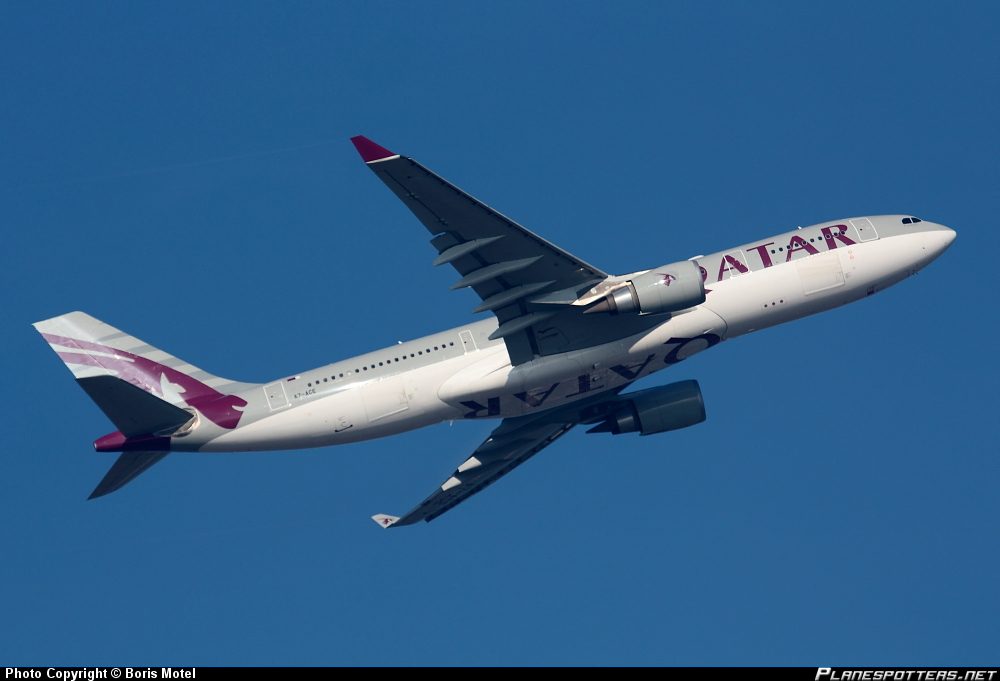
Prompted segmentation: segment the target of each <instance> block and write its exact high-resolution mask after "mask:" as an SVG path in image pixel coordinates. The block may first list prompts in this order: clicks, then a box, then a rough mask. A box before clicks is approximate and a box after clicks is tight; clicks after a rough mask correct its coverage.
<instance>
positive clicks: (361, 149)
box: [351, 135, 399, 163]
mask: <svg viewBox="0 0 1000 681" xmlns="http://www.w3.org/2000/svg"><path fill="white" fill-rule="evenodd" d="M351 142H352V143H353V144H354V148H355V149H357V150H358V153H359V154H361V158H362V160H364V162H365V163H372V162H373V161H381V160H384V159H387V158H392V157H393V156H398V155H399V154H394V153H392V152H391V151H389V150H388V149H386V148H385V147H380V146H379V145H377V144H375V143H374V142H372V141H371V140H370V139H368V138H367V137H363V136H361V135H358V136H357V137H352V138H351Z"/></svg>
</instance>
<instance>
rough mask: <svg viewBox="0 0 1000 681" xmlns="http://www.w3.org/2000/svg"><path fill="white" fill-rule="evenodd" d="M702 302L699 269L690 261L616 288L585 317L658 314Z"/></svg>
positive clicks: (675, 264) (638, 277)
mask: <svg viewBox="0 0 1000 681" xmlns="http://www.w3.org/2000/svg"><path fill="white" fill-rule="evenodd" d="M704 302H705V283H704V281H703V280H702V278H701V268H700V267H698V265H697V264H695V262H694V261H692V260H684V261H682V262H675V263H673V264H670V265H664V266H663V267H655V268H653V269H651V270H649V271H648V272H644V273H643V274H640V275H639V276H637V277H635V278H634V279H631V280H629V281H628V282H627V283H626V284H625V286H622V287H620V288H616V289H615V290H614V291H612V292H611V293H609V294H608V295H606V296H605V297H604V298H603V299H602V300H600V301H598V302H597V303H596V304H595V305H592V306H591V307H589V308H588V309H587V310H586V311H585V314H591V313H594V312H609V313H611V314H613V315H616V314H625V313H634V314H643V315H646V314H662V313H664V312H676V311H677V310H686V309H687V308H689V307H694V306H695V305H701V304H702V303H704Z"/></svg>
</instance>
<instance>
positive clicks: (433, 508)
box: [372, 386, 628, 527]
mask: <svg viewBox="0 0 1000 681" xmlns="http://www.w3.org/2000/svg"><path fill="white" fill-rule="evenodd" d="M626 387H628V386H621V387H620V388H615V389H614V390H609V391H605V392H603V393H600V394H598V395H595V396H593V397H590V398H588V399H585V400H580V401H579V402H574V403H572V404H570V405H566V406H563V407H557V408H556V409H551V410H548V411H543V412H540V413H538V414H531V415H528V416H518V417H515V418H507V419H504V420H503V421H501V422H500V425H499V426H497V427H496V428H495V429H494V430H493V432H492V433H490V436H489V437H488V438H486V440H485V441H484V442H483V443H482V444H481V445H479V447H477V448H476V450H475V451H474V452H473V453H472V456H470V457H469V458H468V459H466V460H465V461H464V462H463V463H462V464H461V465H460V466H459V467H458V468H457V469H455V471H454V472H453V473H452V474H451V476H450V477H449V478H448V479H447V480H445V481H444V483H442V484H441V486H440V487H438V488H437V489H436V490H434V492H433V493H432V494H431V495H430V496H429V497H427V498H426V499H424V500H423V501H422V502H420V503H419V504H417V505H416V506H415V507H414V508H413V509H411V510H410V511H409V512H408V513H406V514H405V515H403V516H401V517H397V516H391V515H385V514H378V515H374V516H372V519H373V520H374V521H375V522H377V523H378V524H379V525H381V526H382V527H394V526H402V525H412V524H413V523H416V522H419V521H421V520H424V521H427V522H430V521H431V520H434V519H435V518H437V517H438V516H439V515H441V514H442V513H444V512H445V511H448V510H451V509H452V508H454V507H455V506H457V505H458V504H460V503H462V502H463V501H465V500H466V499H468V498H469V497H471V496H472V495H473V494H476V493H477V492H480V491H482V490H483V489H485V488H486V487H488V486H490V485H492V484H493V483H494V482H496V481H497V480H499V479H500V478H502V477H503V476H505V475H507V474H508V473H510V472H511V471H512V470H514V469H515V468H517V467H518V466H520V465H521V464H522V463H524V462H525V461H527V460H528V459H530V458H531V457H532V456H534V455H535V454H537V453H538V452H540V451H541V450H543V449H544V448H545V447H548V446H549V445H550V444H552V443H553V442H555V441H556V440H557V439H559V438H560V437H562V436H563V435H565V434H566V433H567V432H569V430H570V429H571V428H573V426H575V425H577V424H581V423H593V422H595V421H599V420H601V419H603V418H604V417H605V416H607V415H608V414H609V413H610V412H612V411H614V410H615V409H616V408H618V407H619V406H620V405H621V403H622V400H621V398H619V397H618V393H619V392H620V391H621V390H623V389H624V388H626Z"/></svg>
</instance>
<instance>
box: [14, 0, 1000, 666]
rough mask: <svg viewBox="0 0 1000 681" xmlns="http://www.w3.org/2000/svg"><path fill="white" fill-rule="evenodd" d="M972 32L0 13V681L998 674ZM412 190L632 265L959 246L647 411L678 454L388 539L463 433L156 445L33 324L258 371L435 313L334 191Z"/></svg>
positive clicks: (461, 296)
mask: <svg viewBox="0 0 1000 681" xmlns="http://www.w3.org/2000/svg"><path fill="white" fill-rule="evenodd" d="M998 21H1000V10H998V9H997V7H996V6H995V5H994V4H992V3H985V2H982V3H959V4H957V5H949V6H946V5H944V4H940V3H923V2H906V3H901V2H900V3H835V4H831V3H638V2H633V3H616V4H612V3H594V2H575V3H562V2H532V3H526V2H525V3H520V2H506V3H489V4H486V3H460V2H427V3H402V2H398V3H397V2H371V1H367V2H340V3H240V4H237V3H207V2H197V3H164V4H154V3H132V4H124V5H123V4H117V3H89V4H83V3H46V4H38V3H34V4H23V3H22V4H12V3H7V4H4V5H3V6H0V64H2V66H0V69H2V82H3V84H4V90H5V93H4V97H3V102H4V103H3V105H2V106H0V143H2V153H0V159H2V160H0V221H2V224H3V229H4V234H5V236H6V239H5V248H4V249H3V250H2V256H0V257H2V258H3V261H2V274H0V276H2V277H3V280H2V281H3V290H4V291H5V296H4V300H5V302H4V310H5V315H4V317H5V323H4V324H3V325H2V327H0V330H2V340H3V343H4V346H5V347H6V348H7V358H8V359H7V362H6V363H5V368H6V372H7V380H6V381H5V386H6V388H7V389H6V390H5V391H3V396H2V398H0V399H2V405H3V412H4V414H5V417H4V425H5V428H3V435H2V436H0V437H2V438H3V440H2V443H3V449H4V451H5V456H4V458H3V466H2V470H3V474H2V475H0V480H2V482H0V490H2V497H0V498H2V500H3V501H2V504H3V509H4V513H3V515H4V520H3V521H2V522H0V546H3V552H2V553H3V558H2V560H0V578H2V583H3V584H4V588H3V589H0V612H2V613H4V614H3V617H2V618H0V620H2V623H0V659H2V660H3V663H4V664H6V665H11V664H21V665H24V664H45V665H71V664H72V665H111V664H115V665H160V664H163V665H175V666H176V665H234V664H250V665H258V664H260V665H299V664H302V665H336V664H362V665H373V664H382V665H396V664H446V665H447V664H667V665H686V664H794V665H813V664H831V663H840V664H885V663H890V662H891V663H893V664H903V663H906V664H921V665H934V664H938V665H942V664H969V665H983V664H989V663H991V662H995V661H996V653H997V649H998V647H997V641H998V640H1000V625H998V621H1000V620H998V618H997V612H998V608H1000V580H998V578H997V564H998V558H1000V550H998V542H997V530H998V524H1000V509H998V501H997V490H998V478H1000V466H998V461H997V451H998V450H997V446H996V441H995V430H994V428H995V425H996V415H997V407H998V399H997V396H996V383H997V378H998V363H997V359H996V353H995V351H994V349H993V346H994V345H995V339H996V336H997V332H998V328H997V326H998V325H997V320H996V309H997V305H998V302H1000V301H998V295H997V284H996V274H995V271H994V270H995V263H996V260H997V243H996V241H995V240H994V239H992V238H991V237H990V236H989V234H990V232H989V230H990V229H991V228H992V226H993V225H995V223H996V220H997V216H998V215H1000V201H998V196H1000V193H998V187H1000V162H998V158H1000V148H998V147H1000V144H998V143H1000V132H998V130H1000V128H998V126H997V116H996V112H997V110H998V108H1000V87H998V86H1000V50H998V48H997V43H996V37H995V32H996V31H995V27H996V26H997V25H998ZM357 134H363V135H367V136H369V137H371V138H372V139H374V140H375V141H377V142H379V143H380V144H382V145H384V146H386V147H388V148H389V149H392V150H393V151H397V152H399V153H403V154H406V155H409V156H413V157H414V158H416V159H418V160H419V161H421V162H422V163H424V164H425V165H427V166H428V167H430V168H431V169H433V170H435V171H436V172H438V173H440V174H441V175H443V176H444V177H446V178H448V179H449V180H451V181H452V182H454V183H455V184H457V185H458V186H460V187H462V188H463V189H465V190H467V191H469V192H470V193H471V194H473V195H474V196H476V197H478V198H480V199H481V200H483V201H485V202H486V203H488V204H490V205H492V206H494V207H495V208H497V209H498V210H500V211H502V212H504V213H505V214H507V215H509V216H511V217H512V218H513V219H515V220H517V221H519V222H521V223H522V224H524V225H525V226H526V227H528V228H529V229H531V230H534V231H536V232H537V233H539V234H540V235H542V236H544V237H545V238H547V239H549V240H550V241H553V242H555V243H557V244H558V245H560V246H561V247H563V248H564V249H566V250H568V251H570V252H571V253H573V254H575V255H577V256H579V257H580V258H582V259H584V260H587V261H590V262H592V263H593V264H595V265H596V266H598V267H600V268H602V269H604V270H606V271H611V272H619V273H620V272H627V271H633V270H636V269H641V268H647V267H653V266H656V265H659V264H662V263H666V262H672V261H675V260H681V259H684V258H688V257H691V256H694V255H697V254H701V253H711V252H714V251H718V250H721V249H723V248H726V247H729V246H734V245H737V244H741V243H746V242H748V241H751V240H754V239H757V238H760V237H764V236H768V235H771V234H776V233H780V232H783V231H786V230H788V229H791V228H794V227H795V226H797V225H809V224H813V223H817V222H821V221H825V220H832V219H837V218H844V217H850V216H855V215H866V214H881V213H908V214H914V215H918V216H920V217H923V218H925V219H928V220H933V221H935V222H940V223H942V224H945V225H948V226H950V227H953V228H954V229H956V230H957V231H958V239H957V240H956V242H955V244H954V245H953V246H952V248H951V249H950V250H949V251H948V252H947V253H946V254H945V255H944V256H942V257H941V259H940V260H939V261H937V262H935V263H933V264H932V265H930V266H929V267H928V268H927V269H926V270H925V271H923V272H922V273H920V274H919V275H918V276H916V277H913V278H911V279H909V280H907V281H905V282H903V283H901V284H900V285H898V286H896V287H894V288H892V289H890V290H888V291H886V292H884V293H880V294H879V295H877V296H874V297H873V298H870V299H867V300H865V301H862V302H860V303H857V304H855V305H851V306H848V307H846V308H841V309H838V310H834V311H831V312H827V313H824V314H822V315H818V316H815V317H812V318H808V319H805V320H801V321H798V322H795V323H793V324H789V325H785V326H782V327H778V328H775V329H770V330H767V331H763V332H761V333H757V334H753V335H751V336H747V337H744V338H740V339H737V340H735V341H734V342H732V343H724V344H722V345H720V346H718V347H716V348H713V349H712V350H711V352H707V353H703V354H700V355H698V356H697V357H695V358H693V359H691V360H690V361H688V362H685V363H683V364H680V365H678V366H676V367H672V368H670V369H669V370H668V371H665V372H662V373H659V374H657V375H656V376H654V377H653V378H652V379H646V380H645V381H644V382H643V385H642V386H640V387H649V386H652V385H656V384H659V383H666V382H670V381H674V380H682V379H688V378H696V379H698V380H699V381H700V383H701V386H702V390H703V392H704V394H705V399H706V404H707V409H708V415H709V417H708V421H707V422H706V423H704V424H701V425H699V426H696V427H693V428H690V429H687V430H683V431H679V432H676V433H671V434H667V435H661V436H655V437H644V438H639V437H634V436H621V437H612V436H607V435H605V436H597V435H585V434H584V433H583V432H582V431H580V432H576V431H574V432H573V433H571V434H570V435H568V436H566V437H565V438H563V439H562V440H561V441H560V442H559V443H558V445H555V446H553V447H551V448H550V449H548V450H546V451H545V452H544V453H543V454H541V455H539V456H538V457H535V458H534V459H533V460H532V461H531V462H530V463H528V464H526V465H525V466H523V467H522V468H520V469H518V470H517V471H516V473H514V474H512V475H510V476H508V477H507V478H505V479H504V480H503V481H502V482H501V483H500V484H497V485H495V486H494V487H492V488H490V489H489V490H488V491H486V492H484V493H483V494H480V495H477V496H476V497H475V498H473V499H471V500H470V501H468V502H466V503H465V504H463V505H462V506H461V507H459V508H458V509H456V510H454V511H452V512H450V513H448V514H447V515H445V516H442V517H441V518H439V519H438V520H436V521H434V522H432V523H430V524H421V525H419V526H416V527H409V528H401V529H399V530H395V531H390V532H385V531H382V530H379V529H378V527H376V526H375V524H374V523H372V521H371V520H370V519H369V516H370V515H371V514H373V513H377V512H384V513H397V514H398V513H401V512H405V511H406V510H407V509H409V508H411V507H412V506H413V505H414V504H415V503H416V502H418V501H419V500H421V499H423V498H424V497H425V496H426V495H427V494H429V493H430V491H431V490H432V489H433V488H434V486H435V485H437V484H440V482H441V481H442V480H443V479H444V478H445V477H446V476H447V475H448V474H449V473H450V472H451V471H452V470H453V468H454V467H455V465H457V464H458V463H459V462H460V461H462V460H464V458H465V457H466V456H467V454H468V452H470V451H471V450H472V449H473V448H474V447H475V446H476V444H478V442H479V441H481V439H482V438H484V437H485V436H486V434H487V430H488V428H487V427H486V426H485V425H484V424H470V423H459V424H455V425H454V426H448V425H447V424H442V425H439V426H434V427H431V428H427V429H424V430H422V431H417V432H413V433H409V434H405V435H401V436H397V437H394V438H390V439H386V440H381V441H375V442H368V443H363V444H358V445H353V446H349V447H344V448H339V449H321V450H311V451H300V452H277V453H254V454H191V455H184V454H174V455H171V456H170V457H167V459H165V460H164V461H163V462H162V463H161V464H159V465H157V466H156V467H155V468H154V469H152V470H151V471H150V472H148V473H147V474H145V475H143V476H142V477H141V478H139V479H138V480H137V481H135V482H134V483H132V484H130V485H128V486H127V487H125V488H123V489H122V490H120V491H119V492H116V493H115V494H113V495H110V496H108V497H104V498H101V499H98V500H95V501H90V502H88V501H86V497H87V495H88V494H89V493H90V491H91V489H92V488H93V486H94V485H95V484H96V483H97V481H98V480H99V479H100V478H101V476H102V475H103V474H104V472H105V470H106V469H107V468H108V467H109V466H110V464H111V462H112V461H113V459H114V455H111V454H96V453H94V452H93V451H91V444H90V443H91V441H92V440H93V439H95V438H96V437H98V436H100V435H103V434H104V433H106V432H108V431H110V430H111V428H110V425H109V424H108V423H107V421H106V419H105V418H104V417H103V415H102V414H101V413H100V412H99V411H98V410H97V408H96V407H94V406H93V405H92V404H91V403H90V402H89V400H87V398H86V397H85V395H84V394H83V393H82V391H81V390H80V389H79V388H78V387H76V386H75V385H73V381H72V378H71V376H70V374H69V373H68V372H67V371H66V370H65V369H64V368H63V367H62V366H61V363H60V362H59V361H58V359H57V358H56V357H55V356H54V355H53V354H52V353H51V352H50V351H49V350H48V348H47V347H46V346H45V344H44V343H43V342H42V341H41V340H40V339H39V338H38V337H37V336H36V334H35V333H34V331H33V330H32V329H31V327H30V323H31V322H34V321H37V320H39V319H44V318H47V317H50V316H53V315H57V314H61V313H64V312H68V311H71V310H76V309H81V310H85V311H87V312H89V313H90V314H93V315H94V316H96V317H98V318H100V319H103V320H105V321H107V322H108V323H110V324H112V325H114V326H117V327H119V328H122V329H124V330H127V331H128V332H130V333H132V334H133V335H135V336H137V337H139V338H141V339H143V340H145V341H147V342H149V343H152V344H154V345H156V346H158V347H161V348H163V349H165V350H167V351H169V352H171V353H173V354H175V355H177V356H179V357H182V358H184V359H185V360H187V361H189V362H191V363H193V364H195V365H197V366H200V367H202V368H204V369H206V370H208V371H211V372H212V373H215V374H219V375H222V376H226V377H230V378H233V379H238V380H247V381H265V380H268V379H271V378H274V377H278V376H283V375H287V374H290V373H294V372H297V371H301V370H304V369H308V368H312V367H314V366H318V365H321V364H325V363H328V362H331V361H335V360H338V359H342V358H345V357H350V356H352V355H355V354H359V353H361V352H365V351H368V350H372V349H375V348H378V347H384V346H387V345H391V344H393V343H395V342H396V341H397V340H403V339H410V338H415V337H418V336H421V335H424V334H427V333H431V332H434V331H437V330H440V329H443V328H449V327H453V326H457V325H459V324H462V323H464V322H465V321H466V320H467V319H469V315H468V312H467V311H468V309H470V308H471V307H472V306H473V305H474V304H475V302H476V301H475V298H474V296H473V294H472V293H471V292H469V291H459V292H453V291H449V290H448V286H449V285H450V283H451V282H452V280H453V278H454V277H453V273H452V272H450V271H445V269H446V268H436V269H435V268H432V267H430V261H431V260H432V259H433V257H434V251H433V249H432V248H431V247H430V246H429V245H428V244H427V243H426V241H427V235H426V231H425V230H424V228H423V227H422V226H421V225H420V224H419V223H418V222H417V221H416V220H415V219H414V218H413V217H412V216H411V215H410V214H409V213H408V211H407V210H406V209H405V208H404V207H403V206H402V205H400V204H399V203H398V202H397V201H396V199H395V198H394V197H393V196H392V195H391V194H390V192H389V191H388V190H387V189H386V188H385V187H384V186H383V185H382V184H381V183H380V182H379V181H378V180H377V179H376V178H375V177H374V176H373V175H372V173H371V172H370V171H368V170H367V169H366V168H365V167H364V165H363V164H362V163H361V161H360V160H359V159H358V158H357V156H356V154H355V152H354V150H353V148H352V147H351V145H350V144H349V142H348V138H349V137H350V136H352V135H357Z"/></svg>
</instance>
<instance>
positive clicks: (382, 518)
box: [372, 513, 399, 529]
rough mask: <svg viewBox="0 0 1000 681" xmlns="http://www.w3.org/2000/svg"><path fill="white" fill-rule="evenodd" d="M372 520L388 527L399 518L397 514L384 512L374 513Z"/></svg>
mask: <svg viewBox="0 0 1000 681" xmlns="http://www.w3.org/2000/svg"><path fill="white" fill-rule="evenodd" d="M372 520H374V521H375V522H377V523H378V524H379V526H380V527H384V528H386V529H388V528H390V527H392V526H393V525H394V524H395V523H396V521H397V520H399V518H398V517H397V516H394V515H386V514H384V513H376V514H375V515H373V516H372Z"/></svg>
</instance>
